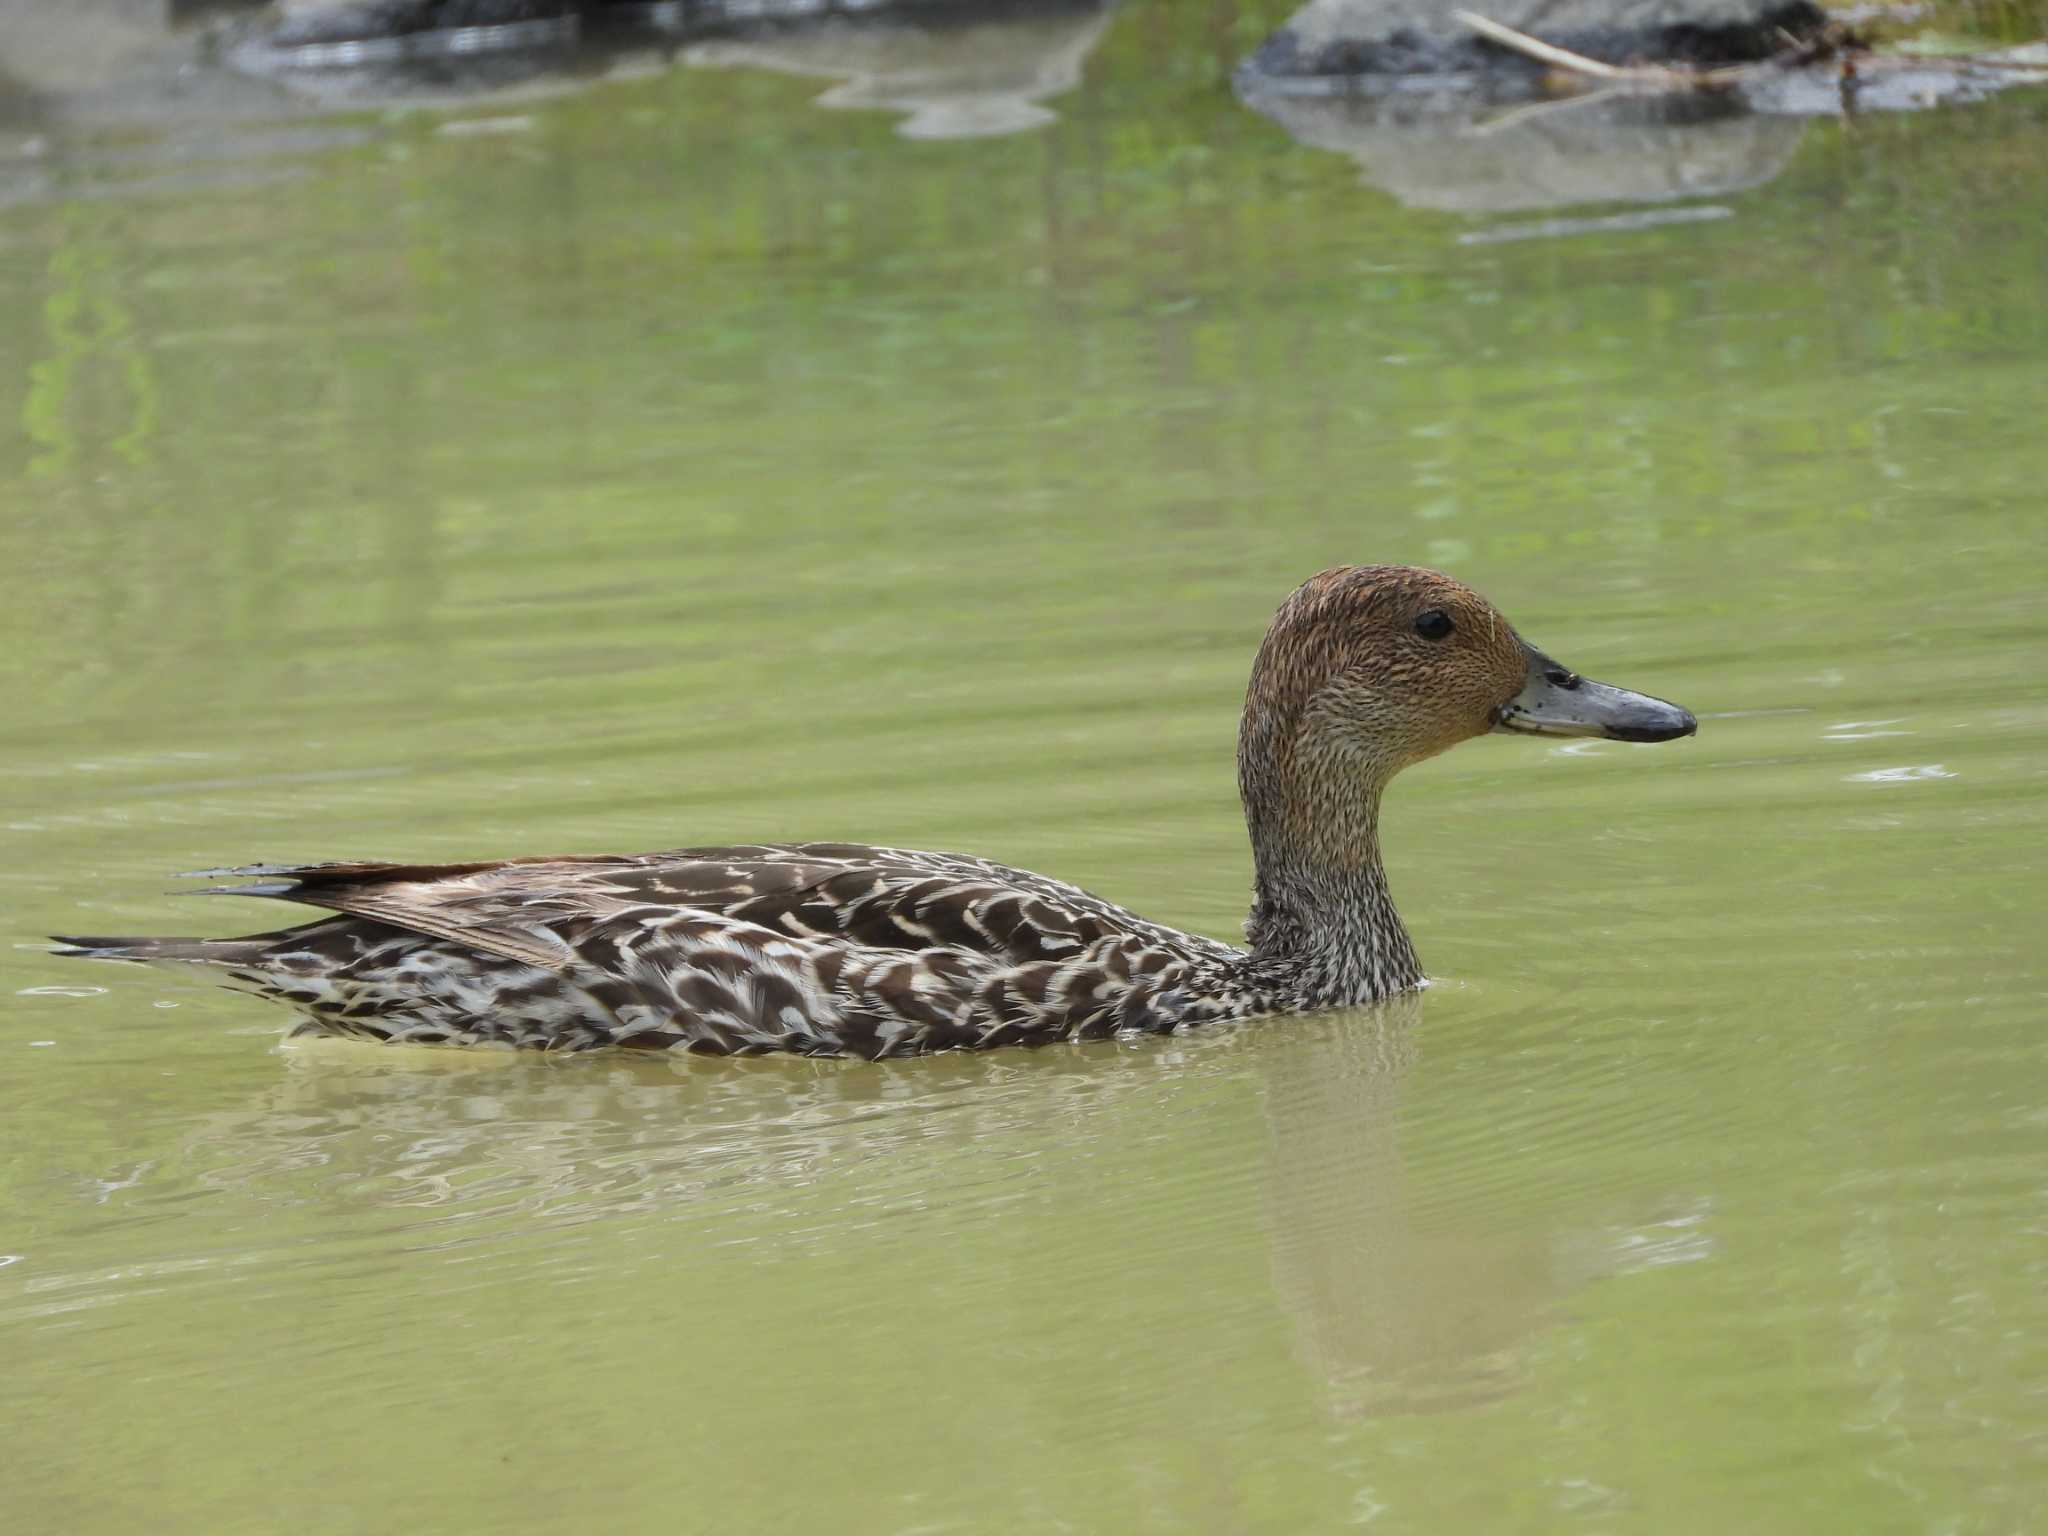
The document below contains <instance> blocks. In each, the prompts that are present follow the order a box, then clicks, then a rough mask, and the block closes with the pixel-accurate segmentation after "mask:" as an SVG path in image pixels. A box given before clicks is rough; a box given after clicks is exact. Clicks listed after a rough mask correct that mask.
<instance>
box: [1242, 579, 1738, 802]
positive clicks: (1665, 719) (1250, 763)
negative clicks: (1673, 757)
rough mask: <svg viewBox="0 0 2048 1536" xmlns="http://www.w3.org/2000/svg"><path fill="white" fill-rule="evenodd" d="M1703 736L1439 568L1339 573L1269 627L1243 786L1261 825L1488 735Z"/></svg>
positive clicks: (1248, 717) (1680, 715)
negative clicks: (1265, 813)
mask: <svg viewBox="0 0 2048 1536" xmlns="http://www.w3.org/2000/svg"><path fill="white" fill-rule="evenodd" d="M1696 728H1697V722H1696V721H1695V720H1694V719H1693V717H1692V714H1691V713H1690V712H1689V711H1687V710H1684V709H1681V708H1679V707H1678V706H1677V705H1676V704H1667V703H1666V702H1664V700H1662V699H1653V698H1651V697H1649V696H1648V695H1647V694H1641V693H1631V692H1630V691H1629V690H1627V689H1625V688H1614V687H1610V686H1609V685H1607V684H1605V683H1596V682H1593V681H1591V680H1590V679H1587V678H1583V677H1580V676H1579V675H1578V674H1577V673H1576V672H1572V671H1570V670H1568V669H1566V668H1565V667H1563V666H1560V665H1559V664H1558V663H1557V662H1555V661H1553V660H1551V659H1550V658H1549V657H1548V656H1546V655H1544V654H1543V652H1541V651H1539V650H1537V649H1536V648H1535V647H1534V646H1532V645H1530V644H1529V643H1528V642H1527V641H1525V640H1523V639H1522V637H1521V636H1520V635H1519V634H1517V633H1516V632H1515V628H1514V626H1513V625H1512V624H1510V623H1509V622H1508V621H1507V620H1506V619H1505V618H1504V617H1502V615H1501V613H1500V612H1499V610H1498V609H1496V608H1495V607H1494V606H1493V605H1492V604H1491V603H1489V602H1488V601H1487V600H1486V599H1485V598H1483V597H1481V596H1480V595H1479V594H1478V593H1477V592H1475V591H1473V590H1472V589H1471V588H1470V587H1468V586H1466V585H1465V584H1464V583H1463V582H1461V581H1456V580H1454V579H1452V578H1451V577H1449V576H1446V575H1444V574H1443V573H1442V572H1441V571H1430V570H1424V569H1421V568H1420V567H1417V566H1406V565H1359V566H1340V567H1338V568H1336V569H1334V570H1328V571H1324V572H1322V573H1321V574H1320V575H1317V576H1312V577H1310V578H1309V580H1307V581H1306V582H1304V583H1303V584H1302V585H1301V586H1300V587H1299V588H1297V589H1296V590H1295V592H1294V593H1293V595H1292V596H1290V597H1289V598H1288V599H1287V601H1286V602H1285V603H1284V604H1282V605H1281V608H1280V611H1279V613H1277V614H1276V615H1274V618H1273V623H1272V625H1271V627H1270V628H1269V629H1268V630H1267V631H1266V638H1265V642H1264V644H1262V645H1261V646H1260V647H1259V654H1258V660H1257V661H1256V662H1255V663H1254V664H1253V667H1252V679H1251V688H1250V691H1249V693H1248V694H1247V696H1246V699H1245V717H1244V727H1243V731H1242V734H1241V736H1240V739H1239V752H1238V768H1239V779H1240V783H1241V786H1242V788H1243V789H1244V792H1245V800H1246V806H1247V809H1248V810H1251V811H1253V812H1254V815H1255V819H1258V813H1259V812H1260V810H1261V808H1262V805H1263V806H1264V807H1265V808H1266V809H1267V810H1269V811H1271V812H1275V813H1278V812H1280V811H1281V809H1282V807H1281V804H1280V803H1279V802H1290V803H1291V804H1290V805H1289V806H1288V807H1287V809H1289V810H1291V811H1293V812H1311V811H1312V806H1311V805H1310V804H1309V803H1307V802H1326V801H1328V800H1329V799H1330V798H1331V797H1332V796H1335V797H1336V798H1337V799H1340V800H1341V799H1345V798H1349V795H1348V794H1347V793H1346V783H1345V781H1351V782H1355V783H1356V784H1358V785H1359V786H1360V787H1361V788H1362V789H1364V790H1367V791H1369V792H1371V793H1373V794H1376V793H1377V791H1378V789H1379V788H1380V787H1381V786H1383V785H1384V784H1385V782H1386V781H1387V780H1388V779H1389V778H1391V777H1392V776H1393V775H1394V774H1396V773H1398V772H1399V771H1400V770H1401V769H1403V768H1405V767H1407V766H1408V765H1409V764H1411V763H1417V762H1420V761H1422V760H1423V759H1424V758H1426V757H1434V756H1435V755H1436V754H1437V753H1439V752H1442V751H1444V750H1445V749H1447V748H1449V747H1454V746H1456V745H1457V744H1458V743H1459V742H1461V741H1464V740H1467V739H1468V738H1470V737H1473V736H1482V735H1484V734H1486V733H1487V732H1488V731H1512V732H1518V733H1521V734H1525V735H1536V736H1604V737H1607V738H1609V739H1611V740H1615V741H1669V740H1671V739H1672V738H1674V737H1678V736H1690V735H1691V734H1692V733H1693V731H1694V730H1695V729H1696ZM1319 808H1320V809H1322V810H1325V811H1327V810H1328V809H1329V808H1330V807H1329V806H1328V805H1327V804H1325V805H1322V806H1320V807H1319ZM1285 819H1287V820H1295V819H1296V817H1295V816H1294V815H1287V816H1286V817H1285ZM1273 830H1275V831H1278V830H1279V828H1277V827H1275V828H1274V829H1273ZM1296 830H1297V831H1300V830H1303V829H1302V828H1300V827H1297V828H1296Z"/></svg>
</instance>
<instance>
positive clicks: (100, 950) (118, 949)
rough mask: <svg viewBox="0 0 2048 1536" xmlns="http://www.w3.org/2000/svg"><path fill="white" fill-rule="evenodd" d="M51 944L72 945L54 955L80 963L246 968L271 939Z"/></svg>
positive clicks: (65, 938)
mask: <svg viewBox="0 0 2048 1536" xmlns="http://www.w3.org/2000/svg"><path fill="white" fill-rule="evenodd" d="M50 938H51V940H52V942H54V943H58V944H65V945H69V946H70V947H69V948H67V949H59V950H53V951H52V953H53V954H58V955H63V956H65V957H67V958H72V959H78V960H133V961H135V962H137V963H138V964H144V965H146V964H149V963H150V962H152V961H157V960H181V961H184V962H186V963H188V964H192V965H225V966H245V965H248V964H250V963H251V962H252V961H254V960H256V959H258V958H260V957H261V955H262V953H263V951H264V950H265V949H266V948H268V947H269V945H270V943H271V936H270V935H265V936H264V937H262V938H251V939H115V938H106V937H103V936H85V937H81V936H75V935H70V934H61V933H53V934H51V935H50Z"/></svg>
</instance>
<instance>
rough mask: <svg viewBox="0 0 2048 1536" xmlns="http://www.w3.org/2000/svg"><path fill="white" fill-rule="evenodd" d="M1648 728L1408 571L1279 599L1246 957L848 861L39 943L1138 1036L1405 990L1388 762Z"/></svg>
mask: <svg viewBox="0 0 2048 1536" xmlns="http://www.w3.org/2000/svg"><path fill="white" fill-rule="evenodd" d="M1692 729H1693V719H1692V717H1691V716H1690V715H1689V714H1687V713H1686V712H1685V711H1684V710H1681V709H1678V708H1677V707H1676V706H1674V705H1669V704H1664V703H1661V702H1660V701H1657V700H1654V699H1649V698H1646V697H1644V696H1642V695H1639V694H1631V693H1626V692H1623V691H1622V690H1619V689H1611V688H1605V687H1604V686H1603V685H1601V684H1597V683H1588V682H1585V681H1584V680H1583V679H1580V678H1578V677H1577V676H1576V675H1574V674H1572V673H1569V672H1566V671H1565V670H1564V669H1562V668H1560V667H1558V666H1557V665H1556V664H1555V663H1554V662H1551V661H1550V660H1549V659H1548V658H1547V657H1545V656H1543V655H1542V653H1540V652H1538V651H1535V650H1532V649H1531V648H1530V647H1529V646H1527V645H1526V644H1525V643H1524V642H1523V641H1522V640H1521V638H1520V637H1519V636H1518V635H1516V633H1515V632H1514V630H1513V629H1512V628H1511V627H1510V626H1509V625H1508V623H1507V621H1506V620H1505V619H1503V618H1502V617H1501V616H1500V615H1499V614H1498V613H1497V612H1495V610H1494V609H1493V608H1492V606H1491V605H1490V604H1488V603H1487V602H1486V600H1485V599H1484V598H1482V597H1480V596H1479V594H1478V593H1476V592H1474V591H1472V590H1471V589H1470V588H1469V587H1466V586H1464V585H1463V584H1461V583H1459V582H1457V581H1454V580H1453V579H1451V578H1450V577H1448V576H1444V575H1442V574H1440V573H1438V572H1435V571H1425V570H1419V569H1416V568H1413V567H1405V566H1357V567H1342V568H1339V569H1336V570H1330V571H1325V572H1323V573H1322V574H1320V575H1318V576H1315V577H1313V578H1311V579H1310V580H1309V581H1308V582H1306V583H1304V584H1303V585H1302V586H1301V587H1300V588H1299V589H1298V590H1297V591H1296V592H1295V593H1294V594H1293V595H1292V596H1291V597H1289V598H1288V600H1287V602H1286V603H1285V604H1283V605H1282V607H1281V609H1280V611H1279V613H1278V614H1277V615H1275V617H1274V619H1273V622H1272V624H1271V626H1270V627H1269V629H1268V630H1267V633H1266V637H1265V641H1264V643H1263V644H1262V645H1261V646H1260V648H1259V653H1258V657H1257V660H1256V661H1255V663H1254V664H1253V668H1252V678H1251V685H1250V688H1249V690H1248V692H1247V695H1246V699H1245V711H1244V720H1243V724H1242V728H1241V731H1240V734H1239V743H1238V786H1239V791H1240V794H1241V796H1242V798H1243V801H1244V807H1245V819H1246V824H1247V827H1248V828H1249V831H1250V833H1251V841H1252V849H1253V854H1254V861H1255V867H1256V876H1255V879H1256V884H1255V890H1254V893H1253V904H1252V911H1251V916H1250V918H1249V920H1248V921H1247V923H1246V925H1245V927H1246V936H1247V939H1248V941H1249V948H1247V949H1237V948H1234V947H1232V946H1230V945H1227V944H1222V943H1218V942H1217V941H1215V940H1212V939H1207V938H1202V937H1199V936H1197V935H1194V934H1187V933H1181V932H1178V931H1176V930H1174V929H1171V928H1167V927H1164V926H1162V925H1160V924H1158V923H1153V922H1148V921H1146V920H1145V919H1144V918H1141V917H1138V916H1137V915H1136V914H1134V913H1131V912H1128V911H1126V910H1125V909H1123V908H1121V907H1118V906H1115V905H1113V904H1111V903H1109V902H1106V901H1103V900H1101V899H1100V898H1098V897H1095V896H1091V895H1089V894H1088V893H1087V892H1085V891H1082V890H1080V889H1078V888H1077V887H1075V886H1071V885H1068V884H1066V883H1064V882H1063V881H1058V880H1052V879H1048V878H1047V877H1045V876H1043V875H1035V874H1031V873H1029V872H1027V871H1024V870H1019V869H1012V868H1009V867H1007V866H1005V865H1001V864H994V863H990V862H988V861H987V860H983V859H976V858H969V857H965V856H962V855H958V854H943V853H923V852H916V851H911V850H906V849H897V848H871V847H867V846H864V845H858V844H839V843H799V844H780V845H763V846H746V847H730V848H688V849H680V850H676V851H673V852H667V853H649V854H633V855H624V856H615V857H606V856H597V857H572V858H558V859H511V860H503V861H497V862H486V863H473V864H446V865H412V864H373V863H336V864H313V865H269V866H266V865H255V866H249V867H246V868H243V869H237V870H231V871H215V872H214V873H216V874H229V875H233V876H235V877H236V879H237V883H234V884H229V885H222V886H216V887H213V888H212V889H214V890H215V891H217V892H219V893H221V894H226V895H239V896H258V897H266V898H276V899H281V900H288V901H294V902H299V903H302V904H306V905H311V906H316V907H325V908H328V909H331V910H332V911H333V912H334V913H336V914H338V915H336V916H333V917H329V918H325V919H322V920H320V921H318V922H314V923H309V924H305V925H302V926H300V927H296V928H289V929H285V930H283V931H281V932H276V933H266V934H257V935H253V936H251V937H248V938H242V939H105V938H85V939H72V940H66V941H65V942H67V943H70V944H72V945H74V946H76V947H75V948H74V949H73V950H71V951H70V953H74V954H82V955H86V956H89V957H92V958H99V959H117V960H145V961H170V962H182V963H198V964H205V965H210V966H215V967H219V968H221V969H224V970H225V971H227V972H228V973H229V975H230V976H231V977H232V978H233V979H234V980H235V981H237V982H239V983H240V984H242V985H243V986H245V987H247V988H249V989H252V990H254V991H257V992H259V993H261V994H263V995H265V996H268V997H273V998H277V999H279V1000H281V1001H284V1002H286V1003H288V1004H291V1005H293V1006H294V1007H296V1008H297V1009H299V1011H300V1012H301V1014H302V1016H303V1022H302V1023H301V1025H300V1030H301V1032H312V1033H320V1034H342V1035H356V1036H362V1037H365V1038H370V1039H377V1040H388V1041H394V1042H414V1043H432V1044H464V1045H471V1044H504V1045H513V1046H527V1047H535V1048H541V1049H550V1050H584V1049H589V1048H592V1047H596V1046H605V1045H615V1046H624V1047H635V1048H640V1049H659V1050H668V1049H685V1050H693V1051H702V1052H708V1053H714V1054H751V1053H757V1052H762V1051H777V1050H780V1051H799V1052H805V1053H812V1054H853V1055H860V1056H867V1057H881V1056H896V1055H906V1054H911V1053H915V1052H920V1051H934V1050H948V1049H961V1048H984V1047H989V1046H996V1045H1010V1044H1042V1043H1045V1042H1048V1041H1053V1040H1063V1039H1094V1038H1100V1037H1103V1036H1107V1035H1112V1034H1117V1033H1123V1032H1150V1033H1163V1032H1168V1031H1171V1030H1174V1029H1178V1028H1181V1027H1183V1026H1186V1025H1191V1024H1199V1023H1203V1022H1207V1021H1211V1020H1216V1019H1225V1018H1244V1017H1251V1016H1255V1015H1260V1014H1271V1013H1284V1012H1297V1011H1301V1010H1304V1009H1310V1008H1320V1007H1333V1006H1341V1005H1346V1004H1355V1003H1363V1002H1371V1001H1375V1000H1377V999H1380V998H1385V997H1389V996H1391V995H1393V994H1395V993H1397V992H1401V991H1405V990H1407V989H1409V988H1412V987H1415V986H1418V985H1420V984H1421V981H1422V971H1421V968H1420V966H1419V965H1418V964H1417V962H1416V959H1415V953H1414V949H1413V947H1412V946H1411V945H1410V943H1409V940H1408V935H1407V931H1406V930H1405V929H1404V928H1403V927H1402V925H1401V921H1400V919H1399V917H1398V916H1397V915H1396V914H1395V911H1394V906H1393V901H1392V899H1391V897H1390V895H1389V893H1388V890H1387V883H1386V876H1385V872H1384V870H1383V869H1382V867H1381V862H1380V853H1379V833H1378V828H1379V803H1380V796H1381V793H1382V791H1383V790H1384V789H1385V787H1386V784H1387V782H1388V781H1389V780H1390V779H1391V778H1392V777H1393V776H1394V775H1395V774H1396V773H1398V772H1399V771H1400V770H1401V769H1402V768H1404V767H1406V766H1408V765H1409V764H1410V763H1414V762H1419V761H1421V760H1422V759H1423V758H1426V757H1430V756H1433V755H1434V754H1436V753H1438V752H1441V751H1444V750H1445V749H1447V748H1449V747H1451V746H1454V745H1456V744H1457V743H1458V742H1460V741H1463V740H1466V739H1467V738H1469V737H1472V736H1476V735H1480V734H1482V733H1483V732H1486V731H1489V730H1512V731H1525V732H1537V733H1550V734H1574V735H1583V734H1601V735H1608V736H1615V737H1619V738H1621V739H1626V740H1664V739H1668V738H1670V737H1672V736H1679V735H1687V734H1690V732H1691V731H1692Z"/></svg>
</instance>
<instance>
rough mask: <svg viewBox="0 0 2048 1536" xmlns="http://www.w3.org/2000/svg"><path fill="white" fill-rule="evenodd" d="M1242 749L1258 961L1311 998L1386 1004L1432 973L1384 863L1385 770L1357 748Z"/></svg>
mask: <svg viewBox="0 0 2048 1536" xmlns="http://www.w3.org/2000/svg"><path fill="white" fill-rule="evenodd" d="M1287 766H1288V767H1289V768H1290V769H1291V770H1292V771H1288V772H1284V773H1283V772H1276V771H1274V770H1275V769H1276V768H1277V767H1278V765H1275V764H1272V763H1260V762H1259V761H1257V760H1256V759H1255V758H1254V759H1252V760H1246V759H1243V758H1241V759H1240V763H1239V770H1240V775H1239V781H1240V789H1241V790H1242V792H1243V794H1244V801H1245V822H1246V825H1247V827H1248V828H1249V830H1250V832H1251V839H1252V857H1253V862H1254V869H1255V873H1254V886H1253V892H1252V910H1251V916H1250V917H1249V918H1248V919H1247V920H1246V923H1245V936H1246V938H1247V940H1248V941H1249V942H1250V944H1251V955H1250V957H1249V968H1250V969H1251V970H1252V971H1254V972H1256V973H1257V974H1258V975H1259V976H1260V977H1261V978H1262V979H1263V981H1264V983H1265V984H1266V985H1273V986H1284V987H1286V988H1287V989H1288V990H1290V991H1292V992H1294V993H1296V994H1297V995H1298V996H1299V998H1300V1000H1301V1002H1302V1004H1303V1005H1304V1006H1309V1007H1344V1006H1347V1005H1351V1004H1356V1003H1369V1002H1376V1001H1378V1000H1379V999H1381V998H1385V997H1391V996H1393V995H1394V994H1396V993H1398V992H1405V991H1407V990H1408V989H1409V988H1411V987H1414V986H1417V985H1419V984H1420V983H1421V981H1422V967H1421V966H1420V965H1419V964H1418V963H1417V961H1416V959H1415V948H1414V946H1413V945H1412V944H1411V943H1410V942H1409V939H1408V930H1407V929H1406V928H1404V927H1403V926H1402V924H1401V918H1400V915H1399V914H1398V913H1397V912H1395V910H1394V899H1393V896H1392V894H1391V892H1389V890H1388V889H1387V873H1386V869H1385V867H1384V866H1383V865H1382V864H1381V862H1380V843H1379V817H1380V793H1381V790H1382V789H1383V788H1384V785H1385V778H1386V777H1387V775H1383V774H1381V773H1379V772H1376V771H1374V765H1372V764H1369V763H1361V762H1360V761H1359V760H1358V759H1357V758H1356V757H1355V756H1352V755H1350V754H1344V755H1342V756H1339V755H1336V754H1332V755H1330V756H1328V757H1322V756H1320V755H1318V754H1316V753H1314V752H1313V751H1312V750H1304V751H1303V752H1302V753H1301V754H1299V756H1298V757H1296V758H1294V760H1293V761H1291V762H1290V763H1289V764H1288V765H1287Z"/></svg>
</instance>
